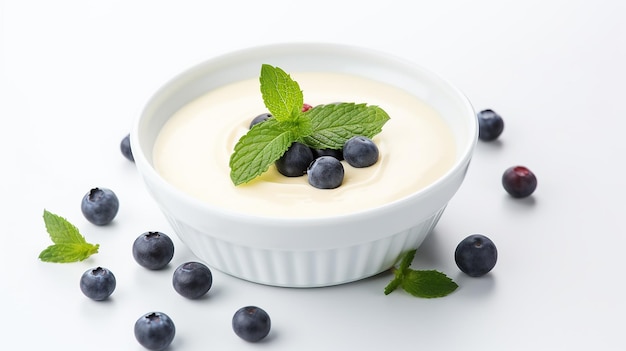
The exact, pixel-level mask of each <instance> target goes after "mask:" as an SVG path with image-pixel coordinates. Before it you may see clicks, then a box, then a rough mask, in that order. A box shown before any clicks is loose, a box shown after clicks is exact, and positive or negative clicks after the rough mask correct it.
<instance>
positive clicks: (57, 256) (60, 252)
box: [39, 209, 100, 263]
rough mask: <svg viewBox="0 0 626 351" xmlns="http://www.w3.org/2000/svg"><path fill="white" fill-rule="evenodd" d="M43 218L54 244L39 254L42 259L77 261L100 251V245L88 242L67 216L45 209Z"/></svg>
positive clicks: (59, 261)
mask: <svg viewBox="0 0 626 351" xmlns="http://www.w3.org/2000/svg"><path fill="white" fill-rule="evenodd" d="M43 220H44V223H45V225H46V230H47V231H48V234H49V235H50V239H51V240H52V242H53V243H54V245H51V246H48V247H47V248H46V249H44V250H43V251H42V252H41V253H40V254H39V259H40V260H42V261H44V262H58V263H67V262H76V261H82V260H84V259H86V258H87V257H89V256H91V255H93V254H95V253H97V252H98V248H99V247H100V245H98V244H95V245H93V244H90V243H88V242H87V241H86V240H85V237H83V236H82V235H81V234H80V232H79V231H78V228H76V227H75V226H74V225H73V224H71V223H70V222H68V221H67V220H66V219H65V218H63V217H61V216H58V215H55V214H53V213H51V212H48V211H47V210H45V209H44V211H43Z"/></svg>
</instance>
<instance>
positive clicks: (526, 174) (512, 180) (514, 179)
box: [502, 166, 537, 198]
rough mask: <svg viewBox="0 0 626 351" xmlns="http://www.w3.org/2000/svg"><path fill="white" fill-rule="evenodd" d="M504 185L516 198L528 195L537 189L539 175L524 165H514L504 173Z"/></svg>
mask: <svg viewBox="0 0 626 351" xmlns="http://www.w3.org/2000/svg"><path fill="white" fill-rule="evenodd" d="M502 186H503V187H504V190H506V191H507V192H508V193H509V194H510V195H511V196H513V197H515V198H523V197H527V196H530V194H532V193H533V192H534V191H535V189H537V177H536V176H535V174H534V173H533V172H531V171H530V170H529V169H528V168H526V167H524V166H513V167H510V168H507V169H506V170H505V171H504V173H503V174H502Z"/></svg>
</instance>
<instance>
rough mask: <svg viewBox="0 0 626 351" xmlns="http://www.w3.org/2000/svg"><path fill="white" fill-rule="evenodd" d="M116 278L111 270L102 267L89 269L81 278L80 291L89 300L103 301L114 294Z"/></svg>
mask: <svg viewBox="0 0 626 351" xmlns="http://www.w3.org/2000/svg"><path fill="white" fill-rule="evenodd" d="M115 285H116V281H115V276H114V275H113V273H111V271H110V270H108V269H106V268H102V267H97V268H93V269H89V270H87V271H85V273H83V275H82V276H81V277H80V290H81V291H82V292H83V294H85V296H87V297H88V298H90V299H92V300H96V301H102V300H104V299H106V298H107V297H109V296H111V294H113V291H114V290H115Z"/></svg>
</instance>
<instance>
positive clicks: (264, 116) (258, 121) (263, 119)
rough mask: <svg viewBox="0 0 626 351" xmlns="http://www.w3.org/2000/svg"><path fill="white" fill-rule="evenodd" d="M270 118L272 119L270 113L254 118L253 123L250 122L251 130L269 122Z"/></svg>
mask: <svg viewBox="0 0 626 351" xmlns="http://www.w3.org/2000/svg"><path fill="white" fill-rule="evenodd" d="M270 117H272V115H271V114H270V113H262V114H260V115H258V116H256V117H254V118H253V119H252V121H250V129H252V127H254V126H255V125H256V124H259V123H261V122H265V121H267V120H268V119H269V118H270Z"/></svg>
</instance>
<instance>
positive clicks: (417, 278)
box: [402, 269, 459, 298]
mask: <svg viewBox="0 0 626 351" xmlns="http://www.w3.org/2000/svg"><path fill="white" fill-rule="evenodd" d="M458 287H459V286H458V285H457V284H456V283H455V282H454V281H452V279H450V278H449V277H448V276H446V275H445V274H443V273H441V272H438V271H435V270H413V269H408V270H407V272H406V273H405V275H404V279H403V280H402V288H403V289H404V291H406V292H408V293H409V294H411V295H413V296H417V297H425V298H434V297H444V296H446V295H448V294H450V293H451V292H453V291H454V290H456V288H458Z"/></svg>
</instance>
